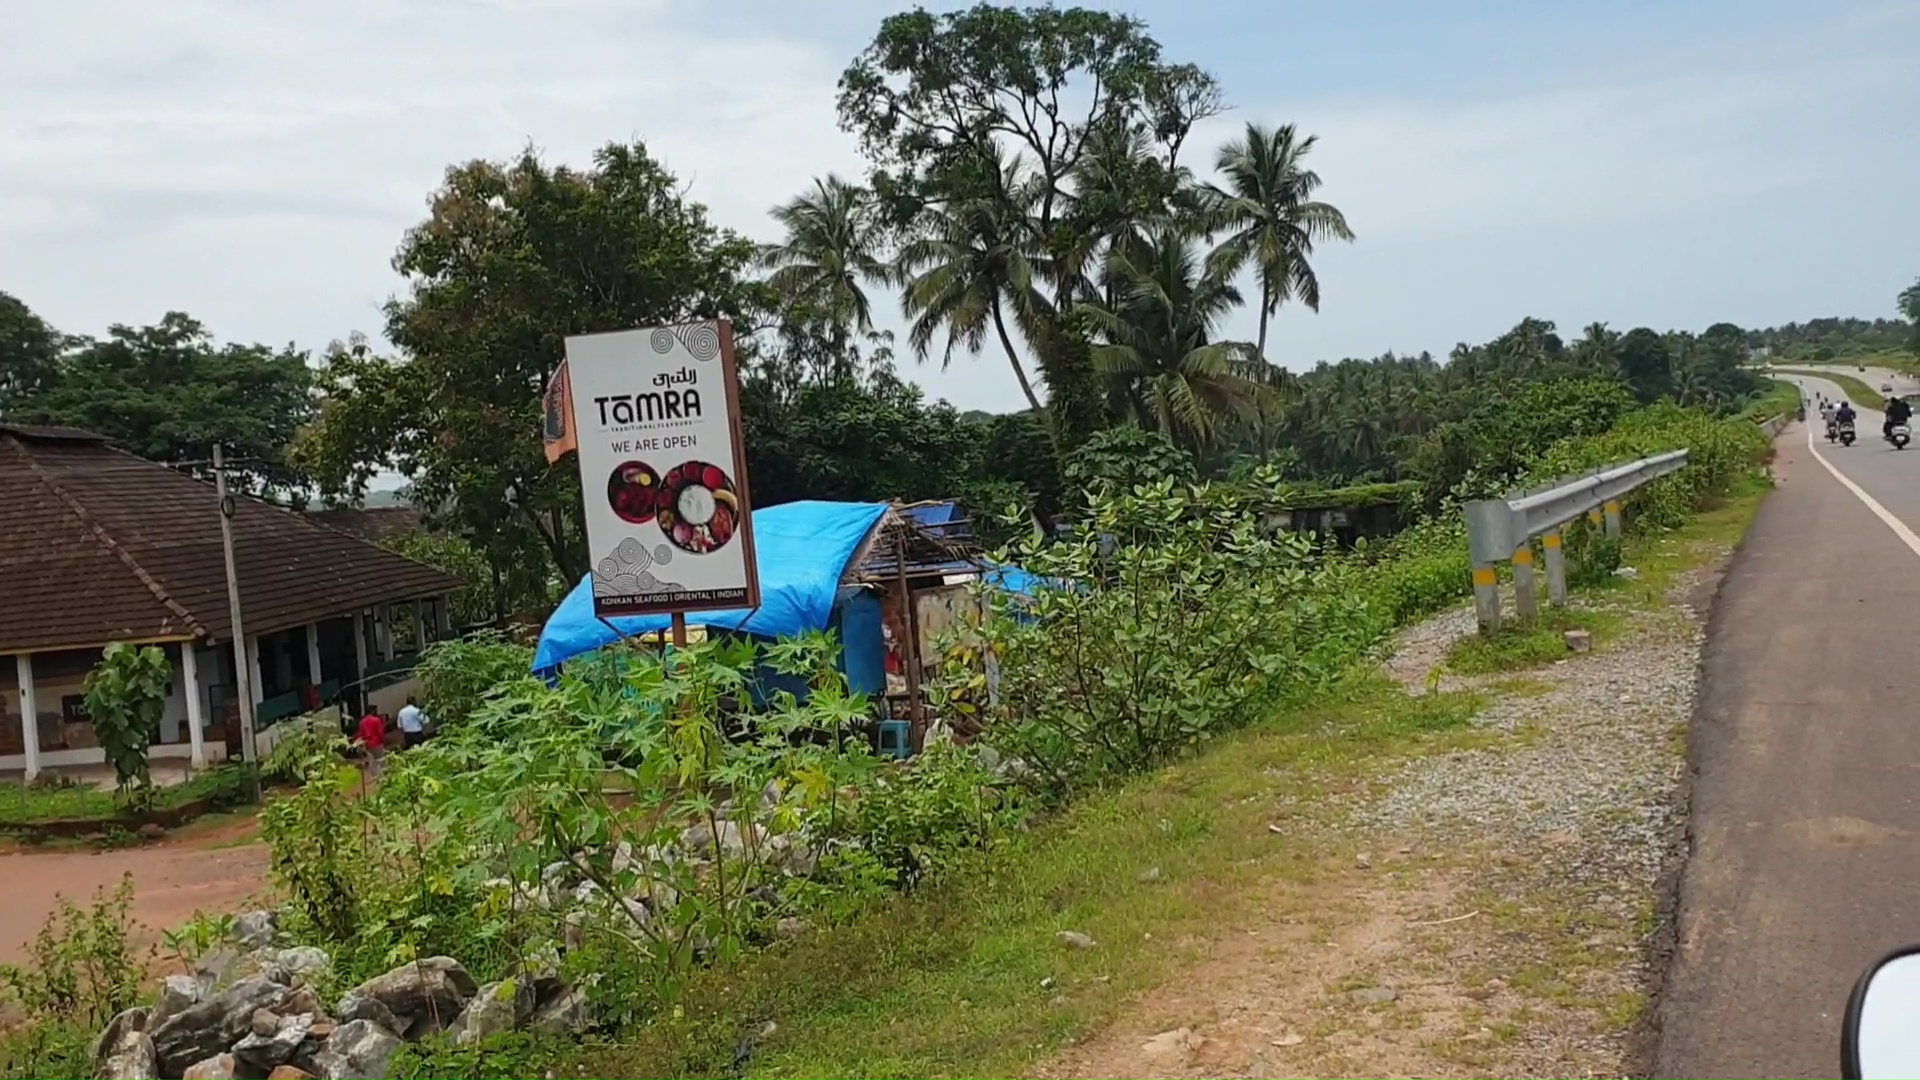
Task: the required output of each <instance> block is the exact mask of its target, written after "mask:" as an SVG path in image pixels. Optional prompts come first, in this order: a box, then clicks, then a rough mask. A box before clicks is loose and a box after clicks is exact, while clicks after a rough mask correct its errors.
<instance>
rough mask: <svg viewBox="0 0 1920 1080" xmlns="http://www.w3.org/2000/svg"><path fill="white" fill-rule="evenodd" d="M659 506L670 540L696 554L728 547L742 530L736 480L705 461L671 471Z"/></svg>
mask: <svg viewBox="0 0 1920 1080" xmlns="http://www.w3.org/2000/svg"><path fill="white" fill-rule="evenodd" d="M655 507H656V511H655V513H656V515H657V516H656V520H657V521H659V523H660V531H661V532H663V533H666V534H667V540H668V541H669V542H670V543H672V544H673V546H674V547H677V548H679V549H680V550H682V551H691V552H693V553H695V554H696V555H699V554H705V553H707V552H709V551H716V550H718V549H720V548H722V547H725V546H726V544H727V541H729V540H731V539H733V534H734V533H735V532H736V531H738V530H739V528H740V497H739V496H738V495H735V494H734V492H733V480H732V478H731V477H729V476H727V474H726V473H724V472H721V471H720V467H719V466H718V465H711V464H708V463H707V462H704V461H689V462H686V463H684V464H681V465H676V466H674V467H673V468H671V469H668V470H667V475H666V476H665V477H663V478H662V479H661V481H660V496H659V499H658V501H657V502H656V503H655Z"/></svg>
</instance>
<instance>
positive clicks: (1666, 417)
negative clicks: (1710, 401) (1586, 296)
mask: <svg viewBox="0 0 1920 1080" xmlns="http://www.w3.org/2000/svg"><path fill="white" fill-rule="evenodd" d="M1767 445H1768V444H1767V439H1766V436H1764V435H1762V434H1761V433H1760V430H1759V428H1758V427H1756V426H1755V425H1754V424H1753V423H1751V422H1750V421H1748V420H1746V419H1745V418H1742V417H1734V418H1731V419H1727V418H1720V417H1715V416H1712V415H1709V414H1707V413H1705V412H1701V411H1698V410H1695V409H1683V408H1681V407H1679V406H1678V405H1673V404H1670V403H1662V404H1658V405H1653V406H1649V407H1648V408H1645V409H1640V410H1638V411H1636V412H1634V413H1631V414H1629V415H1628V416H1626V417H1625V418H1624V419H1622V420H1621V421H1620V423H1619V424H1618V425H1616V426H1615V427H1614V428H1613V429H1612V430H1610V431H1608V432H1606V433H1604V434H1601V435H1595V436H1591V437H1588V438H1583V439H1570V440H1567V441H1565V442H1562V443H1559V444H1557V445H1555V446H1554V447H1553V448H1552V449H1550V450H1548V451H1547V452H1546V453H1545V454H1542V455H1541V456H1540V457H1539V458H1538V459H1537V460H1536V461H1535V462H1534V464H1533V466H1532V467H1531V468H1530V469H1529V470H1528V478H1529V482H1533V483H1541V482H1547V481H1551V480H1556V479H1559V478H1562V477H1567V476H1573V475H1578V474H1580V473H1583V472H1588V471H1591V470H1593V469H1598V468H1602V467H1604V466H1607V465H1615V464H1619V463H1620V462H1624V461H1632V460H1634V459H1636V458H1643V457H1649V456H1652V455H1654V454H1659V453H1664V452H1666V451H1669V450H1680V449H1685V450H1686V451H1687V467H1686V468H1684V469H1681V470H1680V471H1678V472H1676V473H1672V474H1670V475H1668V476H1664V477H1661V478H1660V479H1658V480H1656V481H1654V482H1653V483H1651V484H1648V485H1647V486H1645V487H1643V488H1641V489H1640V490H1638V491H1636V492H1634V493H1633V494H1632V495H1630V496H1628V497H1627V500H1626V508H1627V511H1628V519H1629V521H1631V522H1632V523H1633V525H1634V527H1636V528H1655V529H1670V528H1676V527H1678V526H1680V525H1682V524H1684V523H1685V522H1686V520H1687V517H1688V516H1689V515H1690V514H1692V513H1694V512H1695V511H1697V510H1700V509H1702V508H1704V507H1706V506H1708V505H1709V504H1710V503H1711V502H1712V501H1713V500H1714V499H1716V498H1719V497H1722V496H1724V495H1725V494H1726V493H1727V492H1728V491H1729V490H1731V489H1732V487H1733V486H1734V484H1735V483H1737V482H1738V481H1739V480H1740V478H1741V477H1743V476H1746V475H1749V474H1751V473H1752V471H1753V470H1754V469H1755V468H1756V467H1758V466H1759V464H1760V463H1761V462H1763V461H1764V460H1765V458H1766V453H1767Z"/></svg>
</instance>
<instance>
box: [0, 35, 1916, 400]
mask: <svg viewBox="0 0 1920 1080" xmlns="http://www.w3.org/2000/svg"><path fill="white" fill-rule="evenodd" d="M7 6H8V10H7V19H8V26H7V31H6V33H5V34H4V35H3V36H0V289H5V290H7V291H10V292H13V293H15V294H17V295H19V296H20V297H21V298H22V299H24V300H26V301H27V302H28V303H29V304H32V305H33V306H34V307H36V308H37V309H39V310H40V311H41V312H42V313H43V314H44V315H46V316H47V317H48V318H49V319H51V320H52V321H53V322H54V323H55V324H56V325H59V326H61V327H63V328H66V329H69V330H73V331H77V332H93V333H97V332H100V331H101V330H103V329H104V327H105V326H106V324H108V323H109V322H113V321H127V322H142V321H151V320H153V319H156V318H158V316H159V315H160V314H161V313H162V312H163V311H164V310H166V309H168V308H177V309H183V310H186V311H189V312H191V313H193V314H194V315H196V316H198V317H199V318H201V319H202V320H204V321H205V322H207V323H208V324H209V325H210V326H212V327H213V328H214V329H215V331H216V332H218V333H219V334H221V335H222V336H223V337H229V338H239V339H248V340H265V341H273V342H280V341H286V340H289V339H291V340H294V341H296V342H298V343H299V344H301V345H303V346H307V347H318V346H320V345H322V344H324V343H325V342H326V341H327V340H328V339H330V338H333V337H338V336H344V335H345V334H346V333H347V332H348V331H351V330H356V329H359V330H369V331H371V330H377V329H378V327H379V304H380V303H381V301H383V300H384V299H385V298H386V297H387V296H388V295H390V294H391V293H392V292H393V291H395V290H396V289H397V288H398V287H399V286H400V282H399V280H398V279H397V278H396V277H395V275H394V274H393V272H392V270H391V269H390V267H389V265H388V260H389V259H390V257H391V254H392V252H393V249H394V247H395V245H396V244H397V242H398V240H399V238H400V234H401V232H402V230H404V229H405V228H406V227H407V226H409V225H411V224H413V223H415V222H416V221H417V220H419V218H420V217H421V216H422V214H423V213H424V201H425V198H426V196H427V194H428V192H429V191H431V190H432V188H433V187H434V186H435V185H436V184H437V183H438V181H439V179H440V177H441V175H442V172H443V170H444V169H445V168H446V166H447V165H448V164H450V163H453V162H456V161H462V160H467V159H470V158H473V157H496V158H497V157H503V156H506V155H510V154H512V153H513V152H515V151H516V150H518V149H519V148H520V147H521V146H522V145H523V144H525V143H527V142H529V141H530V142H532V143H533V144H534V145H536V146H537V147H539V148H541V149H542V150H543V151H544V152H545V153H546V154H547V155H548V157H549V158H550V159H552V160H561V161H572V162H582V161H584V160H585V158H586V156H587V155H588V154H589V153H590V152H591V151H592V150H593V149H594V148H595V147H597V146H599V145H602V144H604V143H605V142H607V141H609V140H614V139H621V138H627V137H641V138H644V139H645V140H646V141H647V143H648V144H649V146H650V147H651V148H652V149H653V150H654V151H655V152H656V153H657V154H659V155H661V156H662V157H663V158H664V159H665V160H666V161H667V162H668V163H669V164H670V165H671V166H672V167H673V168H674V169H675V170H676V171H677V172H678V173H679V174H680V175H681V177H682V178H683V179H684V180H686V181H688V182H690V183H691V184H692V187H693V193H694V194H695V196H696V197H698V198H700V199H702V200H704V201H706V202H707V203H708V204H709V205H710V206H711V207H712V208H713V210H714V214H715V217H716V218H717V219H718V220H719V221H721V222H722V223H724V224H728V225H731V226H733V227H735V228H740V229H743V230H746V231H748V232H750V233H753V234H757V235H765V234H766V231H767V228H768V222H767V219H766V217H765V212H766V210H767V209H768V208H769V207H770V206H772V205H773V204H775V203H777V202H779V201H782V200H784V199H786V198H789V197H791V195H792V194H794V193H795V192H796V191H798V190H799V189H800V188H801V187H802V186H803V185H804V184H805V183H806V181H807V179H808V178H809V177H811V176H813V175H816V174H819V173H823V172H826V171H829V170H838V171H841V172H845V173H857V172H858V171H859V162H858V158H857V155H856V153H855V148H854V146H853V144H852V142H851V140H850V139H849V138H848V137H847V136H846V135H845V134H844V133H842V132H840V131H839V130H838V129H837V128H836V126H835V123H834V110H833V99H834V80H835V78H836V77H837V75H838V73H839V71H840V69H841V67H842V65H843V64H844V63H845V61H846V59H847V57H848V56H849V55H851V53H852V52H853V51H854V50H855V49H857V48H858V46H859V44H860V42H859V41H858V40H849V41H810V40H795V39H784V38H779V37H775V36H772V35H770V34H765V33H762V34H759V35H757V36H756V34H755V33H753V32H752V31H751V28H750V26H749V29H748V30H747V31H746V32H742V30H741V29H740V28H739V27H738V26H735V27H734V28H732V29H730V30H729V31H728V32H727V33H725V34H721V33H718V32H715V31H713V30H711V29H708V28H705V27H703V26H702V25H701V23H700V20H701V19H702V17H703V16H711V15H715V14H720V12H718V9H717V8H715V9H709V10H705V11H703V10H702V7H701V5H698V4H688V3H686V2H685V0H680V2H675V3H668V2H667V0H538V2H526V0H520V2H513V0H327V2H325V3H309V4H290V3H271V4H266V3H261V4H255V3H245V4H243V3H234V2H230V0H172V2H169V3H151V2H147V0H11V2H10V3H9V4H8V5H7ZM1912 10H1913V9H1912V7H1911V6H1910V5H1891V4H1889V5H1883V6H1881V7H1878V8H1871V9H1863V10H1861V11H1860V12H1856V13H1855V14H1854V15H1852V16H1849V17H1848V18H1847V19H1842V20H1840V21H1838V22H1836V23H1835V24H1834V25H1833V26H1831V27H1827V28H1823V29H1819V30H1818V32H1813V31H1808V32H1806V33H1796V34H1795V36H1794V37H1793V38H1792V39H1791V40H1787V39H1782V40H1778V41H1772V42H1761V43H1758V44H1755V43H1752V42H1743V43H1738V44H1737V45H1735V44H1719V43H1711V42H1709V43H1702V44H1699V45H1696V46H1695V47H1692V48H1690V49H1688V50H1686V51H1680V50H1679V48H1678V47H1676V50H1675V51H1673V52H1671V53H1669V54H1664V55H1652V54H1648V55H1642V56H1639V57H1636V58H1635V62H1634V63H1633V64H1631V65H1623V64H1619V63H1611V62H1610V63H1608V64H1607V65H1606V66H1604V67H1601V68H1599V69H1597V70H1596V68H1595V67H1593V66H1592V65H1593V63H1594V61H1593V59H1592V58H1591V57H1583V56H1582V55H1581V50H1580V46H1581V43H1580V42H1578V41H1570V42H1568V43H1567V56H1566V57H1565V58H1564V62H1562V63H1559V64H1557V65H1556V67H1557V68H1558V69H1559V70H1560V72H1561V74H1559V75H1558V76H1556V77H1554V78H1551V79H1549V80H1547V81H1544V82H1539V83H1536V84H1535V85H1533V86H1532V87H1530V88H1518V89H1509V90H1507V91H1505V92H1504V93H1503V94H1502V95H1500V96H1485V95H1483V96H1482V97H1480V98H1477V99H1461V98H1459V97H1457V96H1455V95H1454V94H1453V93H1452V92H1451V89H1450V88H1449V87H1445V86H1437V85H1436V86H1434V87H1431V88H1430V92H1423V93H1421V94H1420V95H1419V96H1417V97H1412V96H1401V97H1381V96H1377V95H1375V96H1367V95H1359V94H1353V93H1331V92H1328V93H1322V94H1319V95H1318V96H1308V97H1303V98H1299V99H1287V98H1285V97H1284V96H1282V95H1281V94H1280V93H1279V91H1278V90H1277V89H1276V88H1275V87H1271V86H1264V87H1263V86H1235V87H1232V88H1231V89H1232V90H1233V96H1234V97H1235V99H1236V100H1240V101H1254V102H1262V101H1264V102H1266V104H1264V105H1260V106H1250V107H1245V108H1242V109H1240V110H1238V111H1236V112H1235V113H1234V114H1231V115H1230V116H1228V117H1226V118H1223V120H1222V121H1220V122H1218V123H1216V124H1215V125H1213V126H1212V128H1210V130H1208V131H1207V132H1205V133H1204V135H1203V137H1201V138H1199V139H1197V140H1196V142H1195V149H1196V150H1199V151H1202V153H1200V154H1199V155H1197V157H1204V156H1205V153H1204V151H1205V149H1206V148H1208V147H1211V146H1212V145H1214V144H1215V143H1217V142H1218V141H1219V139H1220V138H1223V137H1225V135H1226V134H1228V133H1230V132H1231V131H1232V130H1233V129H1234V128H1235V127H1237V126H1238V125H1239V124H1241V123H1244V122H1245V121H1246V120H1247V119H1258V120H1262V121H1266V122H1277V121H1282V120H1294V121H1297V122H1298V123H1299V124H1300V126H1301V127H1302V128H1303V129H1305V130H1307V131H1311V132H1315V133H1318V134H1319V135H1320V136H1321V144H1320V146H1319V148H1318V149H1317V150H1316V153H1315V164H1316V166H1317V168H1318V169H1319V170H1320V172H1321V173H1322V175H1323V176H1324V177H1325V179H1326V187H1325V195H1326V197H1327V198H1328V199H1330V200H1332V201H1334V202H1335V203H1337V204H1339V205H1340V206H1342V207H1343V208H1344V209H1345V210H1346V211H1347V213H1348V216H1349V218H1350V220H1351V221H1352V223H1353V225H1354V227H1355V229H1356V230H1357V231H1358V233H1359V235H1360V241H1359V243H1357V244H1355V245H1352V246H1338V247H1333V248H1329V249H1327V250H1326V251H1324V252H1323V254H1322V255H1321V257H1320V263H1319V266H1320V269H1321V273H1322V279H1323V283H1324V285H1325V291H1326V301H1325V309H1324V311H1323V313H1322V314H1320V315H1318V316H1312V315H1309V314H1305V313H1300V312H1291V311H1289V312H1286V313H1284V314H1283V316H1282V317H1281V319H1280V320H1279V322H1278V324H1277V326H1276V329H1275V340H1276V348H1275V350H1274V351H1275V354H1276V356H1277V357H1279V358H1283V359H1285V360H1286V361H1287V362H1289V363H1291V364H1294V365H1295V366H1299V365H1302V364H1307V363H1311V361H1312V360H1314V359H1317V358H1320V357H1335V356H1340V355H1371V354H1374V353H1377V352H1380V351H1382V350H1384V349H1387V348H1389V347H1395V348H1401V349H1409V348H1411V349H1419V348H1423V347H1425V348H1432V349H1434V350H1435V351H1443V350H1444V349H1445V348H1446V347H1447V346H1449V345H1450V344H1452V343H1453V342H1454V341H1457V340H1462V339H1472V340H1480V339H1484V338H1486V337H1489V336H1492V335H1493V334H1495V333H1498V332H1500V331H1501V330H1502V329H1504V328H1505V327H1506V326H1509V325H1511V324H1512V323H1513V322H1514V321H1516V320H1517V319H1518V318H1520V317H1521V316H1522V315H1523V314H1539V315H1543V316H1546V317H1550V318H1556V319H1559V320H1561V321H1562V322H1563V323H1565V324H1571V325H1575V326H1577V325H1578V324H1581V323H1585V322H1587V321H1591V320H1594V319H1605V320H1608V321H1611V322H1614V323H1616V324H1626V325H1631V324H1632V323H1634V322H1642V321H1644V322H1650V323H1653V324H1655V325H1696V326H1704V325H1705V324H1706V323H1708V322H1711V321H1715V320H1716V319H1719V318H1731V319H1733V320H1734V321H1752V322H1771V321H1776V320H1780V319H1788V318H1804V317H1807V316H1809V315H1814V314H1823V313H1835V312H1849V313H1853V312H1858V313H1870V312H1871V311H1876V310H1879V309H1880V307H1884V306H1885V304H1884V302H1883V301H1884V299H1885V298H1890V296H1891V294H1892V292H1893V291H1894V290H1897V288H1898V287H1899V286H1900V285H1902V284H1904V283H1905V282H1904V281H1894V282H1892V284H1891V287H1890V288H1889V287H1887V286H1886V284H1885V283H1883V281H1882V279H1885V278H1888V277H1889V276H1890V275H1891V276H1894V277H1897V276H1899V275H1901V274H1904V275H1906V276H1907V278H1908V279H1910V278H1911V275H1912V274H1914V273H1920V266H1908V267H1906V268H1905V269H1901V268H1900V266H1899V262H1900V260H1901V259H1902V258H1907V259H1911V258H1914V256H1913V255H1912V253H1913V252H1915V251H1920V218H1917V217H1916V214H1917V213H1920V211H1917V210H1916V209H1915V207H1914V206H1913V205H1912V200H1911V197H1910V196H1909V195H1906V194H1903V193H1905V192H1907V191H1910V189H1911V186H1912V177H1914V176H1916V175H1920V151H1916V149H1914V147H1913V143H1912V140H1911V137H1910V132H1908V131H1907V130H1906V128H1907V118H1906V116H1905V112H1904V111H1903V109H1902V106H1901V103H1902V102H1910V101H1913V100H1916V99H1920V77H1917V76H1916V72H1920V46H1917V45H1916V42H1915V41H1914V40H1913V34H1912V32H1911V28H1912V27H1913V25H1914V23H1913V22H1912V20H1911V19H1910V18H1909V16H1910V13H1911V12H1912ZM725 14H727V15H728V16H729V17H730V18H731V21H733V22H735V23H739V22H742V21H744V17H740V16H739V13H738V12H737V11H733V10H732V9H729V10H728V11H727V12H726V13H725ZM1849 20H1850V21H1849ZM869 25H870V24H869ZM1199 59H1202V60H1204V59H1205V58H1204V57H1199ZM1533 59H1534V60H1535V61H1537V60H1538V59H1539V58H1537V57H1536V58H1533ZM1500 63H1501V61H1500V60H1499V58H1498V55H1497V52H1493V53H1490V54H1489V56H1488V57H1480V58H1463V59H1462V61H1461V65H1460V66H1461V68H1462V69H1463V70H1466V69H1469V68H1486V67H1494V68H1497V67H1499V65H1500ZM1583 64H1584V65H1587V66H1584V67H1583V66H1582V65H1583ZM1528 66H1529V67H1532V66H1537V64H1530V65H1528ZM1462 81H1464V80H1462ZM1354 82H1355V84H1356V85H1364V79H1363V78H1361V77H1359V76H1356V77H1355V79H1354ZM1509 82H1511V80H1509ZM1809 267H1811V268H1814V269H1816V270H1817V271H1818V272H1815V273H1809V272H1808V268H1809ZM1883 293H1884V294H1885V297H1882V295H1881V294H1883ZM1252 322H1253V320H1252V318H1251V316H1250V315H1249V316H1247V317H1245V318H1243V319H1241V320H1240V321H1239V322H1238V323H1237V324H1236V325H1235V326H1234V327H1232V328H1231V329H1232V330H1233V332H1234V333H1236V334H1239V335H1243V336H1251V334H1252ZM895 325H897V322H896V323H895ZM906 366H907V367H908V370H909V372H910V373H911V374H914V375H915V376H916V377H917V378H919V379H920V380H921V381H922V383H923V384H924V385H926V386H927V387H928V388H929V389H930V390H931V391H933V392H934V393H936V394H940V395H944V396H947V397H949V398H951V399H952V400H954V401H955V402H956V403H957V404H960V405H961V406H962V407H988V408H1008V407H1013V406H1015V404H1016V403H1017V402H1018V400H1019V397H1018V391H1017V390H1016V389H1015V387H1014V384H1013V380H1012V377H1011V375H1010V374H1008V372H1007V370H1006V363H1005V360H1004V358H1003V357H1000V356H999V355H998V353H997V351H993V350H990V351H989V352H988V354H987V355H986V356H984V357H982V358H981V359H980V360H979V361H978V362H970V361H968V360H966V359H964V358H961V359H956V361H955V363H954V365H953V367H952V369H951V370H949V371H947V372H944V373H943V372H940V371H939V370H938V368H937V365H929V366H926V367H914V366H913V365H912V362H911V360H908V361H907V362H906Z"/></svg>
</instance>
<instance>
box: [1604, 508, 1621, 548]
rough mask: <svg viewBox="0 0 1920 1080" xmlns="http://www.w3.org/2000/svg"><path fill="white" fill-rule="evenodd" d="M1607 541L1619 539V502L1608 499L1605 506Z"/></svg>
mask: <svg viewBox="0 0 1920 1080" xmlns="http://www.w3.org/2000/svg"><path fill="white" fill-rule="evenodd" d="M1606 517H1607V539H1609V540H1618V539H1620V501H1619V500H1618V499H1608V500H1607V505H1606Z"/></svg>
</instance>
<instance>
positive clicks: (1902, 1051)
mask: <svg viewBox="0 0 1920 1080" xmlns="http://www.w3.org/2000/svg"><path fill="white" fill-rule="evenodd" d="M1840 1075H1842V1076H1844V1077H1846V1078H1847V1080H1886V1078H1892V1077H1902V1076H1920V945H1908V946H1906V947H1905V948H1901V949H1896V950H1894V951H1893V952H1892V953H1889V954H1888V955H1887V956H1885V957H1883V958H1881V960H1880V962H1879V963H1876V964H1874V965H1873V966H1872V967H1870V968H1868V969H1867V972H1866V974H1864V975H1862V976H1860V981H1859V982H1857V983H1855V984H1854V985H1853V994H1852V996H1850V997H1849V998H1848V999H1847V1016H1846V1021H1845V1023H1844V1024H1843V1026H1842V1027H1841V1030H1840Z"/></svg>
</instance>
